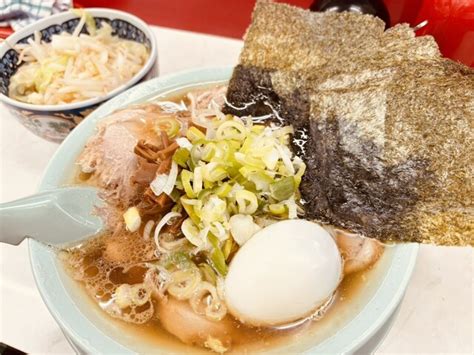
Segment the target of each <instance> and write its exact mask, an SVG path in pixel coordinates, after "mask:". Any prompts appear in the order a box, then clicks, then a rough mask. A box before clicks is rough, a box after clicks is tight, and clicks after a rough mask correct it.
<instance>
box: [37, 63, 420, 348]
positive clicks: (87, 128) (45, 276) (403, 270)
mask: <svg viewBox="0 0 474 355" xmlns="http://www.w3.org/2000/svg"><path fill="white" fill-rule="evenodd" d="M232 69H233V68H232V67H222V68H203V69H195V70H190V71H185V72H179V73H176V74H170V75H165V76H162V77H159V78H156V79H152V80H150V81H147V82H145V83H142V84H140V85H138V86H136V87H133V88H131V89H129V90H127V91H125V92H123V93H122V94H120V95H118V96H116V97H114V98H113V99H111V100H110V101H108V102H106V103H105V104H103V105H102V106H100V107H99V108H98V109H97V110H95V111H94V112H92V113H91V114H90V115H89V116H88V117H87V119H85V120H84V121H83V122H81V123H80V124H79V125H78V126H77V127H76V128H75V129H74V130H73V131H72V133H71V134H70V135H69V136H68V137H67V138H66V140H64V142H63V143H62V144H61V146H60V147H59V148H58V150H57V151H56V154H55V155H54V156H53V158H52V159H51V161H50V162H49V165H48V167H47V168H46V172H45V173H44V176H43V179H42V182H41V184H40V186H39V191H45V190H48V189H51V188H55V187H58V186H61V185H63V184H64V179H65V171H67V170H68V169H70V168H71V167H72V166H73V164H74V161H75V159H76V157H77V156H78V154H79V153H80V152H81V150H82V148H83V147H84V144H85V143H86V141H87V139H88V138H89V137H90V136H91V135H92V134H93V132H94V130H95V127H96V124H97V122H98V121H100V120H101V119H102V118H104V117H105V116H107V115H108V114H109V113H111V112H112V111H114V110H116V109H117V108H120V107H124V106H127V105H129V104H131V103H134V102H137V101H142V100H144V99H147V98H150V97H152V96H156V95H158V94H162V93H166V92H170V91H171V92H172V91H175V90H177V89H181V88H185V87H187V86H196V85H200V84H206V83H209V84H211V83H214V82H222V81H227V80H229V78H230V76H231V74H232ZM393 248H394V251H393V257H392V262H391V264H390V266H389V267H388V270H387V271H386V273H385V275H384V277H383V279H382V280H381V285H380V286H379V288H378V289H377V291H376V292H375V294H374V295H373V297H372V299H371V300H369V301H368V303H367V304H366V305H365V307H364V308H363V309H361V310H360V312H359V313H358V314H357V315H356V316H355V317H354V318H352V319H351V320H350V321H349V322H348V323H347V324H346V325H345V326H344V327H343V328H341V329H339V330H338V331H337V333H336V334H334V335H333V336H331V337H329V338H327V339H325V340H324V341H322V342H321V343H319V344H317V345H315V346H314V347H312V348H311V349H309V350H307V351H306V352H305V353H351V352H354V351H355V350H357V349H358V348H360V347H361V346H362V345H363V344H364V343H366V342H367V341H368V340H369V339H370V337H372V335H374V334H375V333H376V332H377V331H378V330H379V329H380V328H381V327H382V325H383V324H384V323H385V322H386V320H387V319H388V318H389V317H390V315H391V314H392V313H393V312H394V311H395V309H396V307H397V306H398V304H399V303H400V301H401V299H402V297H403V295H404V292H405V289H406V287H407V285H408V282H409V280H410V277H411V274H412V271H413V268H414V266H415V261H416V255H417V252H418V245H416V244H405V245H398V246H394V247H393ZM29 250H30V261H31V267H32V270H33V275H34V278H35V281H36V285H37V287H38V289H39V291H40V294H41V296H42V298H43V300H44V302H45V304H46V306H47V307H48V309H49V311H50V313H51V314H52V315H53V317H54V318H55V320H56V322H57V323H58V324H59V326H60V327H61V328H62V330H63V332H64V333H65V335H66V336H67V337H69V338H70V339H71V340H72V341H73V342H74V343H75V344H76V345H78V346H79V347H80V349H81V350H82V351H84V352H86V353H132V352H133V351H132V350H130V349H128V348H126V347H125V346H123V345H121V344H119V343H118V342H117V341H115V340H114V339H112V338H110V337H109V336H107V335H106V334H105V333H103V332H102V331H101V330H100V329H98V328H97V327H96V326H95V325H94V324H93V323H92V322H91V321H90V320H89V319H88V318H87V317H86V316H85V315H84V314H82V313H81V311H80V310H79V308H78V307H77V306H76V304H75V302H74V300H73V299H72V297H71V296H70V295H69V293H68V291H67V290H66V287H65V286H64V285H63V282H62V281H61V276H60V273H59V269H60V268H61V266H60V265H59V264H58V260H57V257H56V254H55V253H54V252H53V251H52V250H51V249H50V248H48V247H46V246H44V245H42V244H41V243H38V242H36V241H34V240H32V239H30V240H29ZM159 351H160V350H159V349H157V352H159ZM163 351H164V350H163Z"/></svg>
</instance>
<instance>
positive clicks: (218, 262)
mask: <svg viewBox="0 0 474 355" xmlns="http://www.w3.org/2000/svg"><path fill="white" fill-rule="evenodd" d="M210 260H211V263H212V266H213V267H214V269H215V270H216V271H217V272H218V273H219V274H221V275H222V276H226V275H227V264H226V263H225V257H224V254H223V253H222V251H221V250H220V249H219V248H215V247H214V248H213V250H212V251H211V254H210Z"/></svg>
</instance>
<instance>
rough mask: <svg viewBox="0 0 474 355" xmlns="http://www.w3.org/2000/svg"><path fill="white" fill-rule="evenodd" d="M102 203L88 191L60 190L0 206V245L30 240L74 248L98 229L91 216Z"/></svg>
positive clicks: (89, 189) (74, 188) (86, 189)
mask: <svg viewBox="0 0 474 355" xmlns="http://www.w3.org/2000/svg"><path fill="white" fill-rule="evenodd" d="M101 202H102V200H100V199H99V197H98V196H97V189H95V188H92V187H63V188H58V189H54V190H49V191H46V192H41V193H38V194H36V195H32V196H29V197H25V198H21V199H19V200H16V201H11V202H7V203H3V204H0V242H2V243H7V244H12V245H18V244H20V243H21V242H22V241H23V240H24V239H25V238H32V239H35V240H37V241H39V242H42V243H45V244H48V245H51V246H65V245H67V244H74V243H76V242H79V241H81V240H83V239H85V238H87V237H89V236H92V235H94V234H96V233H98V232H99V231H100V229H101V228H102V221H101V220H100V218H99V217H97V216H95V215H94V214H93V213H92V212H93V209H94V206H100V205H101Z"/></svg>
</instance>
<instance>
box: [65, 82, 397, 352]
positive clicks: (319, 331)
mask: <svg viewBox="0 0 474 355" xmlns="http://www.w3.org/2000/svg"><path fill="white" fill-rule="evenodd" d="M199 89H201V90H202V87H199ZM185 91H186V92H188V91H189V88H186V90H185ZM157 101H171V102H175V103H177V104H182V103H184V104H185V105H189V104H190V102H189V99H188V98H187V97H186V95H185V93H183V92H182V91H180V92H178V93H176V92H175V93H172V94H169V95H168V96H165V97H164V96H163V95H160V96H158V97H155V98H152V99H151V100H149V102H157ZM73 183H74V184H88V185H95V184H96V183H97V181H96V179H95V177H94V176H93V174H88V173H83V172H80V171H79V170H75V172H74V177H73ZM159 217H160V216H158V215H150V216H147V217H146V218H145V219H144V220H143V223H142V224H141V227H140V229H139V230H138V231H137V232H134V233H131V232H128V231H126V230H125V229H124V226H123V223H122V222H121V221H119V222H118V223H117V226H116V230H115V231H107V232H105V233H103V234H101V235H99V236H97V237H95V238H93V239H91V240H90V241H87V242H85V243H83V244H81V245H79V246H77V247H75V248H72V249H69V250H67V251H62V252H60V258H61V260H62V261H63V263H64V265H65V269H66V271H67V273H68V274H69V275H70V276H71V277H72V278H73V279H74V280H77V283H78V284H79V285H80V287H81V288H82V289H83V290H85V291H86V293H87V294H88V295H89V297H90V299H91V300H92V301H93V303H94V304H96V305H98V306H99V307H100V308H101V309H102V310H104V311H105V312H103V313H108V314H109V315H110V314H111V315H112V316H113V317H110V321H111V322H114V323H115V324H116V325H117V326H118V327H120V328H122V329H123V331H124V332H127V334H128V335H130V336H131V337H132V338H133V341H132V343H131V344H127V345H128V346H130V347H131V348H132V349H137V351H145V350H143V349H146V348H147V347H148V346H150V347H153V346H157V345H159V346H162V347H163V346H164V347H167V348H169V349H170V351H183V352H188V351H190V352H196V351H200V352H207V351H208V349H205V348H202V347H199V348H196V347H192V346H189V345H185V344H183V343H182V342H181V341H180V340H179V339H177V338H176V337H175V336H174V335H172V334H169V333H168V332H167V331H166V330H164V329H163V327H162V326H161V324H160V321H159V317H160V314H159V312H157V309H158V308H159V307H158V304H157V301H156V300H155V299H154V298H153V297H151V298H150V301H149V302H146V303H145V304H143V305H140V306H137V307H128V308H125V309H122V310H120V312H121V314H120V315H117V314H114V312H117V310H116V309H115V310H114V309H110V306H111V299H112V297H113V294H114V292H115V291H116V290H117V287H119V286H120V285H122V284H129V285H136V284H140V283H143V282H144V278H145V275H146V272H147V263H148V262H150V261H153V260H156V256H155V255H154V252H155V244H154V240H153V238H150V239H149V240H144V239H143V232H144V226H145V225H146V222H147V221H148V220H150V219H156V218H159ZM389 254H390V251H387V252H385V253H384V255H383V256H382V258H381V260H379V261H378V262H377V263H376V264H375V265H374V267H371V268H368V269H366V270H364V271H361V272H356V273H353V274H349V275H347V276H345V277H344V279H343V281H342V282H341V284H340V285H339V287H338V289H337V291H336V293H335V294H334V295H333V297H332V299H331V301H330V302H329V303H328V305H327V306H326V307H323V309H321V310H320V311H319V312H317V313H316V314H315V315H313V316H312V317H309V318H306V319H304V320H301V321H298V322H294V323H293V324H290V325H288V326H280V327H268V328H265V327H251V326H247V325H245V324H243V323H241V322H239V321H237V320H235V319H234V318H232V316H231V315H230V314H227V315H226V318H230V319H232V321H231V322H232V329H231V337H232V348H231V349H230V351H229V352H230V353H234V352H235V353H239V352H247V351H266V350H271V349H277V348H278V347H281V346H286V345H287V344H289V343H290V342H291V340H292V339H302V338H304V337H305V336H309V335H310V336H311V337H312V339H313V344H314V342H316V341H321V340H322V339H324V338H327V337H328V336H330V335H332V334H334V333H335V332H336V331H337V329H338V328H340V326H342V325H344V324H345V323H346V322H347V321H348V320H349V319H350V315H352V314H353V313H354V312H355V311H357V309H358V305H360V304H362V303H363V301H362V300H361V297H365V296H364V295H366V294H368V293H369V292H372V291H373V288H374V287H375V285H377V284H378V280H379V279H380V275H381V274H382V272H381V271H380V270H382V269H383V268H384V264H386V263H387V260H388V259H389ZM195 261H197V262H199V260H195ZM167 297H171V296H170V295H168V296H167ZM151 313H153V314H154V315H153V316H152V317H151V319H150V320H148V321H146V322H144V323H142V324H138V323H140V321H141V319H142V318H143V319H145V318H149V317H150V314H151ZM117 318H120V319H117ZM182 326H183V327H186V324H182ZM130 336H128V337H127V338H130ZM140 349H141V350H140Z"/></svg>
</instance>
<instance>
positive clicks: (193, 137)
mask: <svg viewBox="0 0 474 355" xmlns="http://www.w3.org/2000/svg"><path fill="white" fill-rule="evenodd" d="M186 138H188V139H189V140H190V141H191V143H193V144H194V142H196V141H198V140H201V139H206V135H205V134H204V133H202V132H201V131H200V130H199V129H198V128H196V127H190V128H189V129H188V131H187V132H186Z"/></svg>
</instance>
